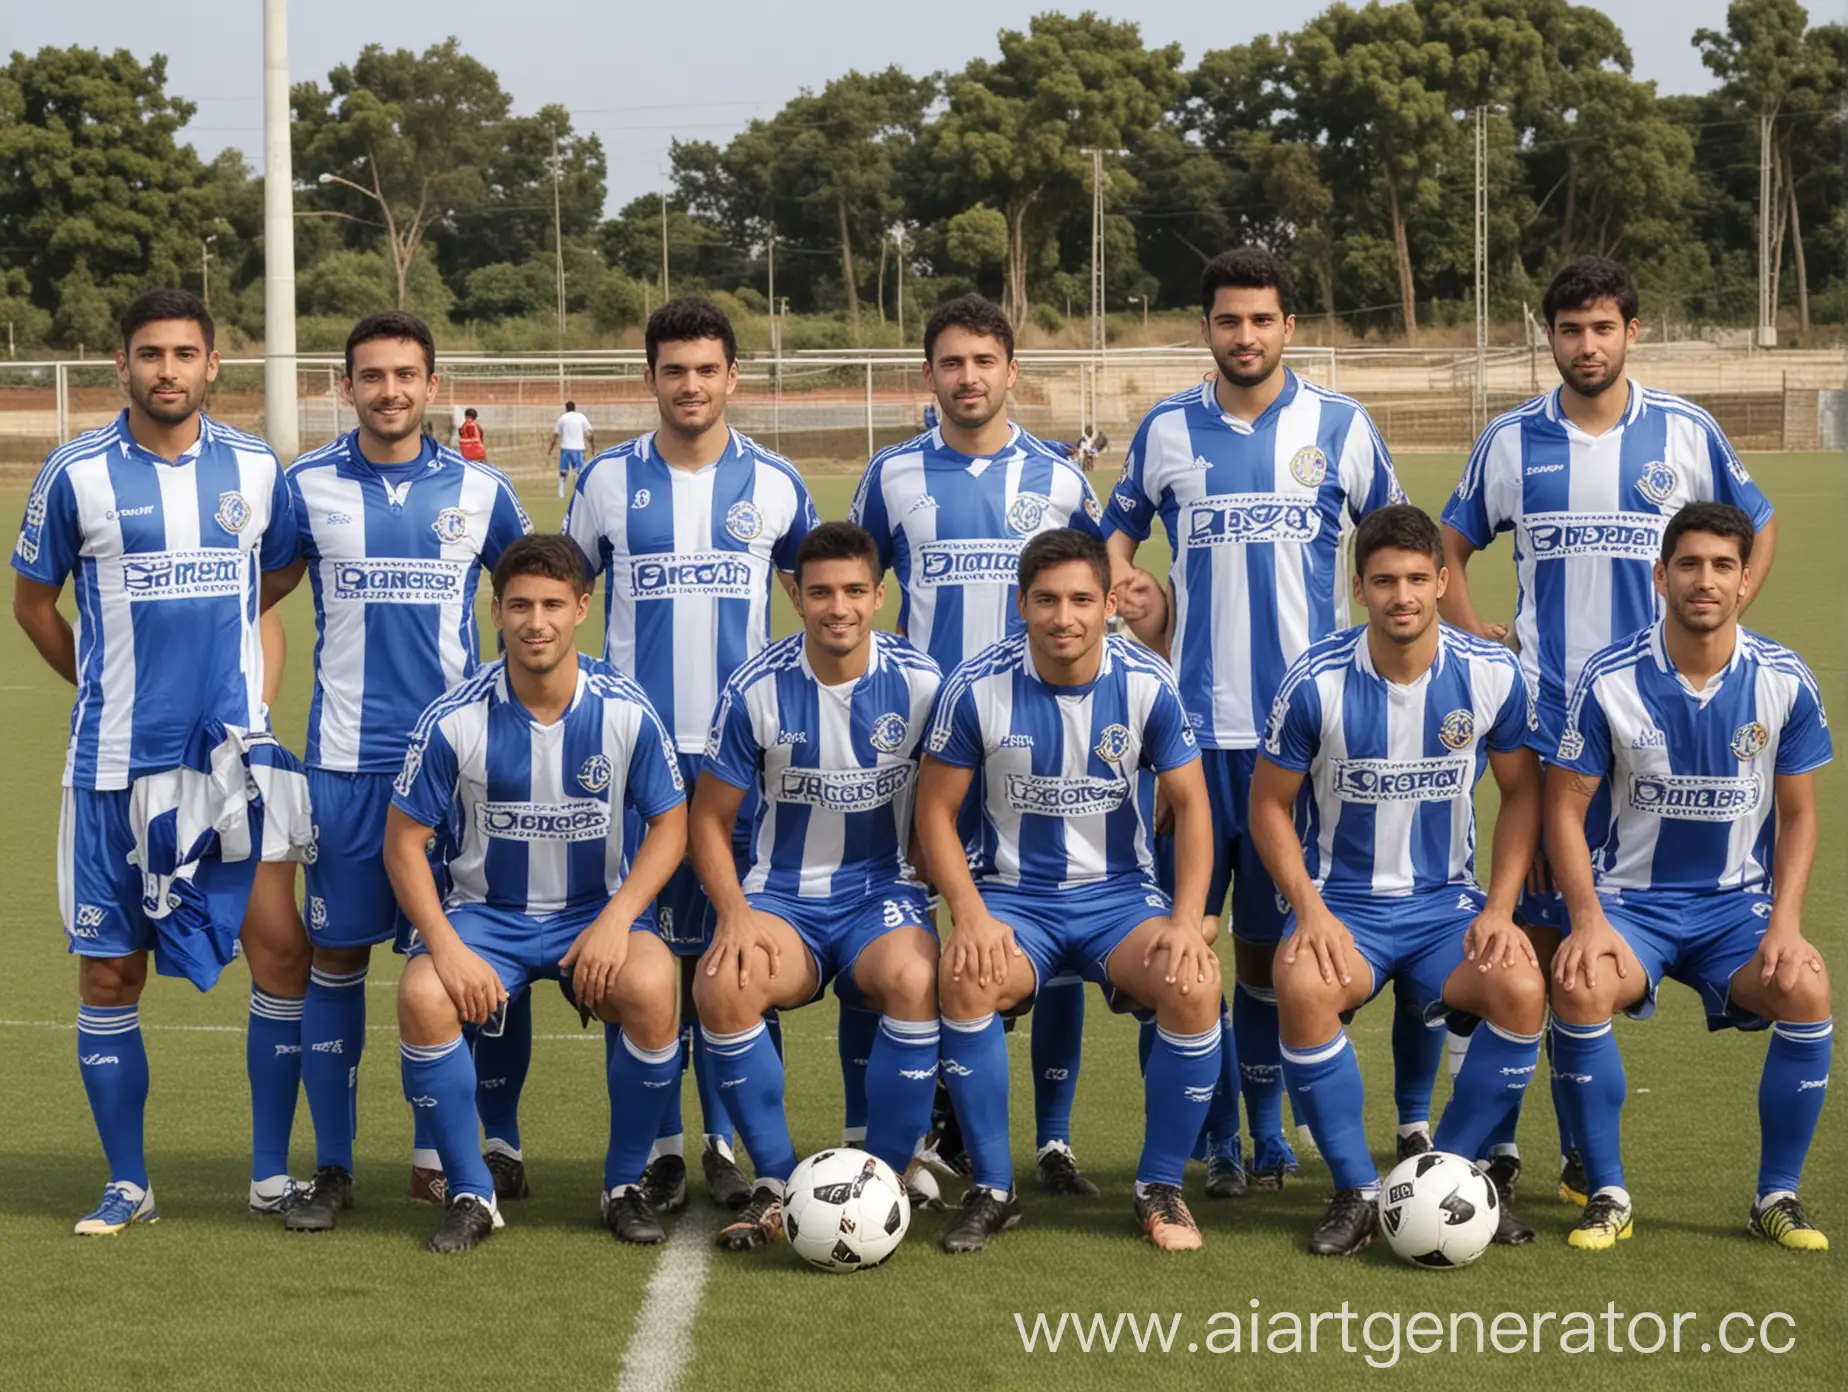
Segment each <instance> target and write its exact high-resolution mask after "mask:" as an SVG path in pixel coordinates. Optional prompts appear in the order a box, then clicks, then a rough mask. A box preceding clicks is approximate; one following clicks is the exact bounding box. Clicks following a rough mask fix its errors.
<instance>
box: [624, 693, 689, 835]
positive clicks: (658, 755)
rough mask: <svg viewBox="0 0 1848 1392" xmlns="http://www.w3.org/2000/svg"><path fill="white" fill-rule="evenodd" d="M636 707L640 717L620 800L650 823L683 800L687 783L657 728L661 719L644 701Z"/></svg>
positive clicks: (676, 757) (664, 734)
mask: <svg viewBox="0 0 1848 1392" xmlns="http://www.w3.org/2000/svg"><path fill="white" fill-rule="evenodd" d="M636 704H637V705H638V706H639V708H640V710H641V718H640V719H639V720H637V721H636V723H635V747H634V748H633V749H631V750H630V751H629V776H628V778H627V779H625V780H624V782H623V801H624V802H626V803H628V805H629V806H630V807H632V808H634V809H635V811H636V812H637V813H638V814H639V815H640V817H641V819H642V820H643V821H645V822H650V821H653V820H654V819H655V818H656V817H658V816H660V815H661V814H662V813H663V812H668V811H671V810H672V809H674V808H675V807H678V806H679V805H680V804H681V803H683V802H685V801H686V800H687V783H686V779H684V778H682V777H681V776H680V756H679V754H678V753H676V752H675V750H674V743H673V741H672V740H670V739H669V738H668V737H667V731H666V730H664V729H663V728H662V727H661V717H660V716H658V715H656V714H655V710H654V707H653V706H651V705H648V704H647V703H646V702H637V703H636Z"/></svg>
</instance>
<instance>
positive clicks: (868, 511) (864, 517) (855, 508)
mask: <svg viewBox="0 0 1848 1392" xmlns="http://www.w3.org/2000/svg"><path fill="white" fill-rule="evenodd" d="M883 478H884V470H883V469H882V468H881V467H880V465H879V463H878V461H877V460H875V461H874V462H873V463H871V464H868V465H867V466H866V472H865V473H864V474H863V475H861V477H860V486H859V487H858V488H857V489H855V490H854V494H853V502H852V503H851V504H850V505H849V506H848V508H847V520H848V521H849V522H852V523H854V524H855V525H856V526H860V527H864V528H866V531H867V534H868V535H869V536H871V537H872V539H873V545H874V546H876V547H878V548H879V573H880V574H881V575H883V574H885V572H886V571H888V570H890V569H891V568H892V517H891V514H890V512H889V511H888V510H887V508H886V500H885V487H884V483H883Z"/></svg>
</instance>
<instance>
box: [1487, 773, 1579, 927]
mask: <svg viewBox="0 0 1848 1392" xmlns="http://www.w3.org/2000/svg"><path fill="white" fill-rule="evenodd" d="M1543 803H1544V798H1543V797H1542V794H1541V791H1540V778H1539V774H1538V772H1536V773H1535V774H1534V775H1533V776H1532V777H1523V778H1520V779H1516V780H1511V781H1510V782H1509V783H1506V784H1504V785H1503V786H1502V790H1501V810H1500V811H1499V812H1497V813H1496V814H1495V840H1494V842H1493V843H1492V845H1491V850H1490V855H1491V860H1490V864H1489V896H1488V898H1489V902H1488V907H1489V909H1490V910H1492V911H1493V912H1496V913H1502V914H1509V915H1512V914H1513V913H1514V906H1515V904H1516V903H1518V902H1519V900H1520V897H1521V886H1522V884H1523V883H1524V882H1525V881H1526V878H1527V872H1528V870H1529V868H1530V867H1532V865H1533V863H1534V852H1536V851H1537V850H1539V849H1540V820H1541V815H1542V812H1541V809H1542V805H1543ZM1581 825H1582V823H1581Z"/></svg>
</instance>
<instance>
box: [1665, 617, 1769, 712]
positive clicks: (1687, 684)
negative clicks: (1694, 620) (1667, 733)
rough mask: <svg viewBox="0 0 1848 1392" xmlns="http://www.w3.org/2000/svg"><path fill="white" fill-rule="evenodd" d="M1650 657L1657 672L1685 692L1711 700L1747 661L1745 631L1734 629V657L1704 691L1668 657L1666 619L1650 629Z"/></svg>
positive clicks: (1730, 658)
mask: <svg viewBox="0 0 1848 1392" xmlns="http://www.w3.org/2000/svg"><path fill="white" fill-rule="evenodd" d="M1649 655H1650V656H1651V657H1653V658H1654V659H1655V665H1656V668H1657V670H1659V671H1660V672H1662V673H1663V674H1664V675H1665V676H1670V677H1673V678H1674V679H1675V680H1676V681H1678V682H1680V683H1681V686H1682V689H1683V690H1685V691H1687V692H1689V693H1690V694H1692V695H1694V696H1697V697H1699V698H1700V699H1702V700H1710V699H1711V698H1712V696H1713V693H1714V692H1716V691H1718V690H1719V689H1720V687H1721V686H1722V685H1724V684H1725V682H1726V679H1727V678H1728V677H1730V676H1732V674H1733V673H1734V672H1735V671H1737V670H1738V668H1739V664H1740V663H1742V662H1744V661H1745V630H1744V629H1743V628H1739V627H1736V626H1735V627H1734V629H1733V650H1732V656H1731V657H1729V658H1727V659H1726V665H1725V666H1724V667H1722V668H1720V670H1719V671H1718V672H1716V673H1714V675H1713V680H1712V681H1711V682H1709V683H1708V685H1707V687H1706V689H1705V690H1703V691H1697V690H1695V687H1694V683H1693V682H1691V681H1689V680H1688V679H1687V678H1686V677H1684V676H1683V675H1682V674H1681V669H1680V668H1679V667H1677V666H1675V662H1674V659H1673V658H1671V657H1670V656H1669V655H1668V620H1667V619H1666V618H1660V619H1657V620H1656V621H1655V622H1654V623H1653V624H1651V625H1650V627H1649Z"/></svg>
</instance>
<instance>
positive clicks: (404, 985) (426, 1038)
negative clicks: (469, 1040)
mask: <svg viewBox="0 0 1848 1392" xmlns="http://www.w3.org/2000/svg"><path fill="white" fill-rule="evenodd" d="M461 1027H462V1017H461V1016H460V1015H458V1014H457V1013H456V1007H455V1002H453V1001H451V1000H450V999H449V992H448V991H446V990H444V989H443V981H442V978H441V977H439V976H438V975H437V974H436V967H435V965H434V964H433V963H432V962H431V961H430V959H429V958H428V957H413V958H412V959H411V960H410V961H409V962H407V963H406V964H405V968H404V975H403V976H401V977H399V978H398V1031H399V1033H400V1034H402V1035H403V1036H404V1039H405V1041H406V1042H407V1043H411V1044H427V1043H442V1042H443V1041H444V1040H446V1039H449V1038H451V1037H452V1036H453V1035H454V1034H455V1032H456V1031H457V1030H459V1029H461Z"/></svg>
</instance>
